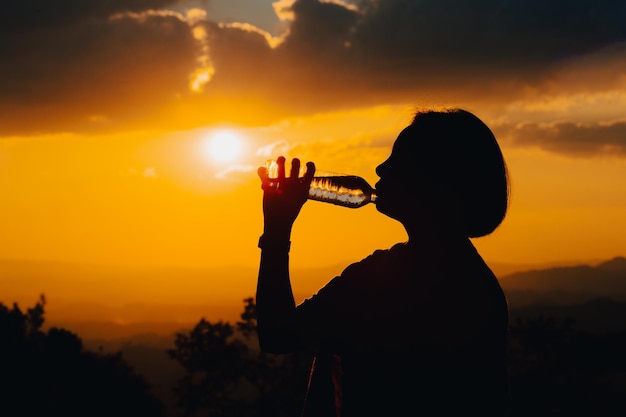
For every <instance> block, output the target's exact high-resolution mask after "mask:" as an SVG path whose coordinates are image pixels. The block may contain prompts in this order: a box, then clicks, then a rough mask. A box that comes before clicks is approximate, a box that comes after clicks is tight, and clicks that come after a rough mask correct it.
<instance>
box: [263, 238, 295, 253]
mask: <svg viewBox="0 0 626 417" xmlns="http://www.w3.org/2000/svg"><path fill="white" fill-rule="evenodd" d="M258 246H259V248H261V249H264V250H271V251H274V252H286V253H289V249H291V241H289V240H282V239H281V240H273V239H268V238H267V237H266V236H265V235H261V237H259V245H258Z"/></svg>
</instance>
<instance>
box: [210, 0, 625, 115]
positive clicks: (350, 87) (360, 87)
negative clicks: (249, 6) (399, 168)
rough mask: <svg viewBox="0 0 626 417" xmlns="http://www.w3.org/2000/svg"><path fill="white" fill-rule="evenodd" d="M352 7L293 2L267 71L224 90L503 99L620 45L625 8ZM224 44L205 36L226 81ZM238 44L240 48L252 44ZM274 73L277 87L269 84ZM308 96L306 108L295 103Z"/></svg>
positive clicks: (402, 2)
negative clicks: (251, 88)
mask: <svg viewBox="0 0 626 417" xmlns="http://www.w3.org/2000/svg"><path fill="white" fill-rule="evenodd" d="M357 3H358V4H359V6H360V8H359V9H358V10H356V9H353V8H350V7H346V6H344V5H342V4H341V3H338V2H321V1H319V0H297V1H296V2H295V3H294V4H293V5H292V7H291V11H292V12H293V15H294V16H295V19H294V21H293V23H292V25H291V28H290V32H289V36H288V37H287V38H286V40H285V42H284V43H283V44H281V45H280V46H279V47H278V48H276V49H275V50H272V51H271V53H270V55H269V58H267V55H266V54H264V58H263V59H264V60H267V59H270V60H271V61H272V63H273V64H271V65H269V66H265V65H263V66H262V68H265V69H267V71H266V72H264V73H259V72H257V74H256V76H255V77H253V78H251V77H248V78H246V77H242V78H240V79H236V78H235V77H233V76H229V79H230V80H231V86H232V87H233V88H237V87H238V88H243V86H245V85H250V86H252V84H253V83H254V85H258V84H259V83H263V82H265V83H266V84H267V86H268V90H272V91H274V92H276V91H280V90H281V89H282V93H281V94H280V96H279V97H278V99H279V100H280V99H282V100H283V101H284V104H285V105H287V103H289V107H290V108H294V107H301V108H302V109H305V108H306V107H307V106H310V107H319V108H323V107H324V106H333V105H334V106H337V107H342V106H353V105H355V104H371V103H373V102H375V101H376V100H381V99H382V100H386V101H391V100H397V99H400V100H402V99H404V100H406V98H407V97H411V96H413V97H417V96H420V95H421V96H426V97H428V96H433V95H440V96H441V97H446V98H452V99H454V98H458V99H463V98H466V97H469V96H476V95H477V94H482V95H485V96H487V95H500V96H511V95H515V94H519V92H520V91H522V90H523V89H525V88H527V87H528V86H533V87H535V88H541V87H542V85H541V84H542V83H543V82H544V81H545V80H549V79H550V78H551V77H552V76H553V75H554V71H555V70H556V69H558V68H559V67H560V66H561V65H563V64H564V63H566V62H568V61H569V60H572V59H574V58H576V57H580V56H583V55H586V54H592V53H594V52H595V51H598V50H601V49H603V48H606V47H608V46H611V45H615V44H617V43H619V42H625V41H626V25H624V24H623V22H624V21H626V2H618V1H611V0H599V1H596V2H582V1H577V2H571V1H564V0H560V1H551V2H528V1H526V0H511V1H507V2H502V1H500V0H477V1H473V2H467V1H465V0H438V1H432V0H430V1H425V0H422V1H418V0H385V1H375V0H365V1H361V2H357ZM241 35H242V36H243V35H244V34H243V33H242V34H241ZM235 36H236V34H231V36H230V40H229V42H231V43H232V39H233V38H234V37H235ZM245 36H248V37H249V34H246V35H245ZM257 37H258V39H262V38H261V37H260V35H258V36H257ZM223 39H224V37H223V36H220V35H215V36H214V37H213V38H212V55H213V56H214V58H215V63H216V73H217V74H220V73H229V74H231V73H232V72H231V69H232V68H231V67H229V66H227V65H220V61H221V60H222V63H225V62H226V61H227V59H224V58H223V57H222V53H233V51H235V50H233V49H228V48H224V47H223V45H221V44H220V42H221V41H222V40H223ZM248 41H251V39H248ZM240 43H241V44H243V43H245V42H244V41H243V39H242V40H241V41H240ZM257 43H258V42H257ZM247 44H248V47H247V48H246V47H244V50H246V51H248V50H250V49H251V47H252V44H251V43H247ZM253 56H254V55H253ZM249 64H250V65H256V62H254V61H250V62H249ZM238 65H239V64H238ZM239 66H240V65H239ZM284 68H289V71H281V69H284ZM277 72H280V74H281V77H280V84H273V81H274V80H275V79H276V78H274V76H273V74H276V73H277ZM217 81H218V80H217V79H216V84H218V82H217ZM503 86H505V88H503ZM312 91H313V92H315V94H309V97H308V100H306V102H305V101H304V100H302V99H301V97H302V93H303V92H306V93H310V92H312ZM275 98H276V97H275Z"/></svg>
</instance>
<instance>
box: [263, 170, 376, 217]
mask: <svg viewBox="0 0 626 417" xmlns="http://www.w3.org/2000/svg"><path fill="white" fill-rule="evenodd" d="M265 166H266V167H267V169H268V174H269V178H270V179H272V178H276V177H277V175H276V171H277V165H276V161H268V162H267V163H266V164H265ZM305 169H306V168H304V167H302V168H300V176H302V175H303V174H304V170H305ZM275 185H276V186H278V182H277V183H276V184H275ZM270 186H274V184H273V183H272V182H270ZM308 198H309V200H315V201H322V202H324V203H331V204H336V205H338V206H342V207H349V208H359V207H363V206H365V205H366V204H368V203H374V204H376V198H377V196H376V190H375V189H374V188H372V186H370V185H369V184H368V183H367V181H365V179H363V178H362V177H359V176H356V175H346V174H339V173H335V172H329V171H319V170H316V175H315V176H314V177H313V180H312V181H311V186H310V188H309V195H308Z"/></svg>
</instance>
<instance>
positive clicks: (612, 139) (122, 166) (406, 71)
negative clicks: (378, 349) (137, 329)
mask: <svg viewBox="0 0 626 417" xmlns="http://www.w3.org/2000/svg"><path fill="white" fill-rule="evenodd" d="M150 3H151V2H140V1H136V2H126V3H124V2H115V1H114V2H109V3H108V5H107V6H106V7H105V6H102V7H100V8H97V7H95V6H93V7H94V8H93V9H90V7H91V6H87V5H86V6H81V7H80V8H77V9H76V10H75V13H74V14H69V15H64V16H61V15H57V14H55V13H52V11H49V12H50V13H48V14H45V13H39V14H37V13H34V11H33V10H29V9H28V7H27V6H20V5H19V3H15V4H16V5H15V6H14V10H12V13H13V15H11V14H9V15H10V16H9V17H10V18H17V17H19V16H22V17H28V18H24V19H22V20H21V21H22V22H23V25H22V26H17V25H16V24H13V25H9V24H8V23H7V25H5V29H4V31H5V36H7V39H9V40H10V41H12V42H11V43H10V44H11V45H12V46H11V47H10V48H7V49H6V50H4V51H0V54H2V56H0V58H5V59H4V60H3V61H4V62H9V63H10V65H8V66H4V68H3V69H1V70H0V77H1V78H2V81H0V91H2V92H3V94H2V98H1V99H0V199H1V203H2V204H1V205H0V236H1V237H2V238H1V239H0V259H3V260H15V259H19V260H32V261H41V260H46V261H51V260H52V261H67V262H72V263H89V264H97V265H142V266H177V267H185V268H205V267H206V268H208V267H216V266H219V267H226V268H228V267H238V268H239V267H243V268H255V267H256V265H257V263H258V257H259V253H258V249H257V247H256V243H257V240H258V236H259V234H260V233H261V231H262V214H261V190H260V187H259V183H258V179H257V178H256V174H255V171H256V167H257V166H258V165H260V164H263V162H264V161H265V160H266V159H268V158H275V157H276V156H278V155H279V154H282V155H285V156H287V157H294V156H297V157H300V158H302V159H304V160H313V161H315V162H316V164H317V166H318V167H319V168H321V169H328V170H334V171H340V172H347V173H352V174H357V175H361V176H363V177H365V178H366V179H367V180H368V181H369V182H370V183H371V184H373V183H375V182H376V175H375V173H374V168H375V166H376V165H377V164H378V163H380V162H381V161H383V160H384V159H385V158H386V157H387V155H388V154H389V152H390V150H391V145H392V143H393V141H394V139H395V137H396V136H397V134H398V132H399V131H400V130H401V129H402V128H403V127H404V126H405V125H406V124H407V123H408V122H409V120H410V117H411V115H412V112H413V111H414V110H415V109H416V108H418V107H422V106H457V107H463V108H466V109H468V110H470V111H472V112H474V113H475V114H476V115H477V116H479V117H480V118H481V119H483V120H484V121H485V122H486V123H487V124H488V125H489V126H490V127H491V128H492V129H493V131H494V132H495V134H496V137H497V138H498V140H499V141H500V143H501V145H502V148H503V152H504V155H505V158H506V160H507V163H508V166H509V169H510V175H511V179H512V204H511V209H510V212H509V214H508V217H507V218H506V219H505V221H504V223H503V224H502V226H501V227H500V228H499V229H498V230H497V231H496V232H495V233H494V234H493V235H491V236H488V237H485V238H481V239H477V240H476V241H475V243H476V245H477V247H478V248H479V251H480V252H481V253H482V254H483V256H484V257H485V259H486V260H487V261H488V262H490V263H493V264H499V263H508V264H524V265H536V264H546V263H559V262H578V261H581V262H587V261H594V260H603V259H609V258H612V257H615V256H618V255H621V256H624V255H626V118H625V116H624V115H625V114H626V112H625V110H626V58H625V57H626V53H624V52H626V51H625V50H624V48H625V46H624V45H625V42H626V34H625V33H624V31H623V30H622V29H619V28H620V27H621V26H620V25H618V24H617V23H615V22H621V21H623V20H620V19H619V18H617V17H616V18H615V22H614V20H611V18H610V17H607V16H606V15H602V16H603V19H605V20H604V21H603V26H602V28H600V29H599V28H596V27H595V26H594V25H595V24H597V23H594V21H593V19H591V18H586V17H585V16H595V15H594V14H593V13H594V12H595V9H594V6H593V5H587V6H585V7H586V8H587V9H584V10H582V11H581V16H580V17H579V18H580V19H581V20H580V21H579V22H578V27H577V30H576V31H573V30H571V28H570V27H569V25H568V24H566V23H565V22H564V23H563V25H562V26H559V24H558V22H559V20H557V21H556V22H557V23H554V22H553V25H552V26H550V25H548V23H547V22H548V21H549V19H548V18H547V17H546V20H545V21H544V20H542V19H543V18H537V17H536V15H533V12H536V11H533V10H530V9H526V8H524V7H525V6H522V5H523V2H519V5H518V6H519V7H521V9H519V10H518V12H519V13H518V14H517V15H516V17H515V16H512V15H509V14H507V13H512V12H511V11H508V12H507V11H502V12H501V13H502V15H501V16H494V15H493V13H491V14H489V16H491V18H490V19H488V21H489V22H494V21H497V19H495V17H499V18H500V19H501V20H500V21H499V23H498V24H495V23H493V27H491V30H493V31H500V32H498V33H500V34H501V36H498V37H491V38H486V37H484V36H486V35H484V34H480V33H479V34H475V33H474V32H473V31H472V30H471V28H472V27H475V25H477V24H479V23H480V22H481V19H483V14H480V13H478V12H476V13H475V14H471V13H469V12H467V11H466V12H467V13H469V14H466V19H465V20H463V21H457V20H454V19H453V18H452V17H451V16H450V15H445V14H442V13H437V10H435V9H436V8H435V9H432V10H431V11H430V12H432V13H433V15H432V16H430V20H432V19H435V20H436V19H440V20H441V25H442V26H437V25H435V24H434V23H433V22H431V23H429V24H428V25H426V23H425V22H430V20H429V19H428V16H423V15H422V14H424V13H425V11H424V10H419V8H416V10H411V11H410V13H416V16H419V17H420V19H422V20H420V22H422V23H424V25H422V26H421V27H417V26H416V25H408V23H407V22H404V21H401V19H400V17H401V16H403V15H404V14H406V13H409V12H407V11H406V10H405V11H402V10H399V9H397V8H396V9H394V7H395V6H394V4H396V6H397V5H398V4H399V3H398V2H394V1H390V2H387V3H386V5H385V6H382V5H379V6H375V7H374V6H372V7H370V8H368V7H365V6H363V7H362V8H361V9H359V8H357V7H356V4H357V2H349V1H347V2H341V1H327V2H318V1H312V0H309V1H297V2H293V1H282V2H270V1H268V2H266V3H267V7H272V4H271V3H274V9H275V10H276V13H277V14H276V16H277V19H276V20H277V21H280V19H278V17H281V18H282V19H283V20H282V21H281V23H280V26H277V27H272V28H268V27H265V28H263V27H259V26H254V25H253V24H250V23H248V22H245V21H239V22H237V20H236V16H237V11H236V10H233V11H232V13H231V15H230V16H231V19H230V20H229V21H226V20H224V21H219V20H215V19H216V18H212V16H211V14H210V13H211V9H207V10H201V9H198V8H195V9H192V8H191V6H194V7H198V3H200V2H168V1H162V0H161V1H159V0H154V1H153V2H152V3H153V7H149V8H148V7H147V6H146V5H147V4H150ZM192 3H193V4H192ZM365 3H368V2H365ZM484 3H485V4H486V3H488V1H486V0H485V2H484ZM513 3H515V4H517V3H516V2H513ZM600 3H602V2H600ZM186 4H187V5H188V6H189V7H185V5H186ZM220 4H222V5H223V4H225V3H220ZM567 4H569V3H567ZM567 4H566V3H565V2H564V3H563V4H562V5H561V7H563V8H566V7H568V6H567ZM174 6H176V7H174ZM216 7H218V6H216ZM220 7H221V6H220ZM224 7H225V6H224ZM398 7H399V6H398ZM616 7H617V6H616ZM522 12H523V13H522ZM570 12H571V13H572V14H575V13H574V11H570ZM583 12H584V13H583ZM419 13H422V14H419ZM524 13H528V15H529V16H531V15H532V16H533V19H538V20H536V22H535V23H537V22H539V23H537V24H538V25H539V27H535V28H534V30H535V32H534V37H532V38H531V37H528V36H527V32H525V31H524V30H525V29H527V28H528V27H530V26H529V25H530V23H528V24H526V23H525V20H524ZM615 13H616V16H623V13H624V9H623V8H621V9H619V10H616V12H615ZM232 16H235V18H232ZM514 18H517V19H520V20H519V25H518V26H517V27H515V28H512V29H510V31H509V29H508V28H509V26H510V25H507V22H510V21H511V19H514ZM3 19H4V18H0V23H2V22H3V21H4V20H3ZM606 19H609V20H606ZM43 20H45V22H44V21H43ZM11 21H13V20H11ZM529 21H530V20H529ZM235 22H236V23H237V24H234V23H235ZM5 23H6V22H5ZM87 23H89V25H87ZM483 23H484V22H483ZM485 24H486V23H485ZM489 24H491V23H489ZM542 24H545V27H544V26H541V25H542ZM320 25H321V26H320ZM402 25H407V26H406V27H405V26H402ZM446 25H447V26H446ZM451 25H452V26H451ZM426 26H428V27H426ZM317 27H324V28H325V30H324V31H322V32H320V31H318V30H316V28H317ZM399 27H405V30H404V32H403V31H400V30H399V29H398V28H399ZM59 28H63V30H59ZM279 28H280V30H279ZM389 28H396V29H398V30H394V31H390V29H389ZM581 28H582V29H581ZM557 29H558V30H557ZM426 30H429V31H430V32H424V31H426ZM437 30H439V31H440V32H436V31H437ZM485 30H486V29H485ZM481 33H482V32H481ZM557 33H558V34H559V36H560V37H563V39H565V38H567V39H569V43H568V42H561V41H559V40H558V39H561V38H560V37H559V36H555V34H557ZM376 34H378V35H376ZM381 34H386V35H384V36H383V35H381ZM400 34H403V35H402V36H404V37H401V35H400ZM460 35H461V38H463V37H464V36H465V37H467V36H474V37H476V38H475V39H472V42H469V43H463V42H460V40H459V39H461V38H459V36H460ZM542 36H544V37H545V38H544V41H541V37H542ZM496 38H497V39H496ZM536 38H538V39H536ZM485 39H488V40H489V42H485ZM548 40H549V41H548ZM468 45H471V47H468ZM539 49H541V50H539ZM418 52H419V53H418ZM198 77H199V78H198ZM220 129H221V130H227V131H229V132H231V133H232V134H234V135H236V137H237V138H238V139H239V140H240V141H241V143H242V152H241V154H240V155H239V156H237V157H236V158H235V159H234V160H233V161H231V162H228V163H224V162H220V161H219V160H218V159H216V156H215V154H213V155H212V154H211V151H210V150H209V149H208V147H209V142H210V140H211V138H212V137H213V135H214V134H215V133H216V132H217V131H218V130H220ZM404 238H405V236H404V232H403V230H402V229H401V227H400V225H399V224H397V223H395V222H394V221H392V220H390V219H387V218H385V217H384V216H382V215H380V214H379V213H378V212H376V210H375V208H374V207H371V206H368V207H364V208H361V209H358V210H351V209H345V208H339V207H334V206H329V205H325V204H323V203H318V202H310V203H309V204H307V205H306V206H305V208H304V210H303V211H302V214H301V216H300V218H299V219H298V222H297V224H296V226H295V228H294V233H293V243H292V257H291V259H292V265H293V266H294V267H295V268H303V267H319V266H331V267H332V266H336V265H346V264H347V263H349V262H352V261H356V260H359V259H361V258H362V257H364V256H366V255H367V254H369V253H370V252H371V251H373V250H374V249H376V248H383V247H388V246H390V245H391V244H393V243H394V242H397V241H400V240H403V239H404ZM1 275H2V271H0V280H1V279H2V276H1ZM327 278H329V277H322V278H320V282H323V281H325V280H326V279H327ZM253 281H254V277H248V278H245V279H244V280H243V281H236V280H235V281H228V280H224V282H221V283H219V284H216V283H212V284H211V285H210V288H211V291H219V288H220V287H223V288H227V287H228V288H232V287H233V286H237V285H243V286H245V288H246V290H245V291H243V290H242V293H243V292H246V293H247V294H246V295H248V293H249V288H250V286H251V285H253ZM203 290H206V288H204V289H203V288H198V289H197V292H202V291H203ZM39 291H40V290H39V289H29V290H28V291H27V290H24V291H23V292H25V293H28V294H31V293H32V294H33V300H34V299H35V297H36V295H35V294H38V292H39ZM163 291H164V292H163V298H166V295H167V289H164V290H163ZM192 292H193V291H192ZM153 297H156V298H158V297H157V296H156V295H153ZM0 301H3V302H11V301H12V300H10V299H6V297H5V296H3V298H2V299H0ZM52 301H53V300H52ZM144 301H149V300H144Z"/></svg>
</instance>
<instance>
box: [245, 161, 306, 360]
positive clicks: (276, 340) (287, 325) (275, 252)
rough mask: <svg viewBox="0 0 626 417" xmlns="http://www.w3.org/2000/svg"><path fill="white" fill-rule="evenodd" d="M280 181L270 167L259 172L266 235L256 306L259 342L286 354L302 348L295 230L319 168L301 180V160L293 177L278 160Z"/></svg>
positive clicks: (293, 167)
mask: <svg viewBox="0 0 626 417" xmlns="http://www.w3.org/2000/svg"><path fill="white" fill-rule="evenodd" d="M276 163H277V166H278V172H277V178H272V179H270V178H269V173H268V170H267V168H265V167H261V168H259V170H258V174H259V177H260V178H261V182H262V187H263V217H264V227H263V235H262V236H261V237H260V239H259V247H260V248H261V262H260V266H259V277H258V283H257V293H256V305H257V319H258V325H259V343H260V345H261V349H262V350H263V351H265V352H272V353H285V352H291V351H294V350H296V349H297V348H298V347H299V346H298V345H299V339H300V338H299V336H298V335H299V333H300V331H301V330H302V329H299V328H298V325H297V323H296V319H295V310H296V305H295V301H294V297H293V292H292V290H291V282H290V278H289V248H290V240H291V228H292V226H293V223H294V221H295V220H296V218H297V217H298V214H299V213H300V209H301V208H302V206H303V205H304V203H305V202H306V201H307V196H308V191H309V186H310V184H311V180H312V178H313V175H314V173H315V165H314V164H313V163H312V162H309V163H307V166H306V173H305V174H304V177H301V178H300V177H299V176H298V173H299V171H300V161H299V160H298V159H293V160H292V162H291V172H290V176H289V177H287V176H286V175H285V158H284V157H282V156H281V157H279V158H278V159H277V160H276Z"/></svg>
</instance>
